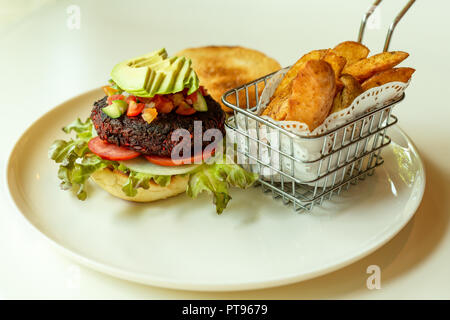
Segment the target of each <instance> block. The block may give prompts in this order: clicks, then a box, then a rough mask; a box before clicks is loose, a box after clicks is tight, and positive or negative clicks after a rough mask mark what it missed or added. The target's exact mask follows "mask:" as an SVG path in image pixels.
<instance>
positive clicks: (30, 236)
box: [0, 0, 450, 299]
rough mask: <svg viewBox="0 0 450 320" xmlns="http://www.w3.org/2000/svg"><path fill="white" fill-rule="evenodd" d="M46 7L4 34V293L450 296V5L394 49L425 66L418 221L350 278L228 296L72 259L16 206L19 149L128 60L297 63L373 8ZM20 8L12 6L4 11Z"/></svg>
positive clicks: (427, 4)
mask: <svg viewBox="0 0 450 320" xmlns="http://www.w3.org/2000/svg"><path fill="white" fill-rule="evenodd" d="M30 2H32V3H34V2H35V1H30ZM43 2H44V3H45V4H44V5H42V6H40V7H39V8H38V9H36V10H25V9H24V10H21V11H20V12H21V14H17V15H16V14H15V16H13V17H12V18H9V19H5V20H4V21H6V22H7V23H4V24H3V25H1V26H0V47H1V49H0V90H1V91H0V92H1V102H0V105H1V112H2V117H1V119H2V124H1V125H0V146H1V150H2V151H3V152H1V155H0V165H1V168H2V172H1V178H2V180H1V196H0V210H1V212H0V299H2V298H64V299H66V298H67V299H91V298H111V299H141V298H146V299H300V298H324V299H354V298H357V299H394V298H447V299H448V298H450V272H449V271H448V270H449V267H450V236H449V230H448V229H449V225H450V220H449V213H450V103H449V102H448V99H447V98H446V95H447V94H448V93H449V81H448V79H449V74H450V63H449V62H448V58H449V57H450V44H449V41H450V33H449V30H450V19H449V18H448V16H447V15H448V11H449V9H450V3H449V2H448V1H444V0H441V1H437V0H436V1H417V2H416V4H414V6H413V7H412V8H411V9H410V11H409V12H408V13H407V15H406V16H405V19H404V20H403V21H402V22H401V23H400V24H399V25H398V27H397V30H396V32H395V33H394V36H393V40H392V43H391V47H390V49H391V50H403V51H407V52H409V53H410V54H411V56H410V57H409V58H408V60H407V65H408V66H411V67H414V68H416V69H417V72H416V73H415V74H414V79H413V81H412V83H411V85H410V87H409V88H408V90H407V91H408V92H407V96H406V99H405V101H404V102H402V104H401V105H399V107H398V108H397V109H396V112H395V113H396V115H397V116H398V117H399V119H400V121H399V122H400V127H401V128H402V129H404V130H405V131H406V132H407V133H408V135H409V136H410V137H411V138H412V139H413V141H414V142H415V144H416V146H417V147H418V149H419V152H420V154H421V156H422V159H423V160H424V163H425V168H426V174H427V187H426V191H425V195H424V199H423V201H422V204H421V205H420V207H419V209H418V211H417V213H416V215H415V217H414V219H413V220H412V221H411V222H410V223H408V225H407V226H406V227H405V228H404V229H403V230H402V231H401V232H400V233H399V234H398V235H397V236H396V237H395V238H394V239H393V240H391V241H390V242H389V243H388V244H386V245H385V246H383V247H382V248H381V249H379V250H377V251H376V252H375V253H373V254H371V255H370V256H368V257H366V258H364V259H362V260H360V261H358V262H356V263H354V264H352V265H350V266H348V267H346V268H344V269H341V270H339V271H336V272H333V273H331V274H328V275H325V276H322V277H319V278H316V279H312V280H309V281H305V282H302V283H297V284H293V285H289V286H283V287H278V288H271V289H264V290H256V291H243V292H226V293H225V292H224V293H221V292H214V293H211V292H187V291H177V290H168V289H161V288H156V287H150V286H144V285H140V284H135V283H130V282H127V281H123V280H119V279H115V278H112V277H109V276H106V275H103V274H101V273H98V272H95V271H92V270H90V269H87V268H85V267H82V266H79V265H78V264H76V263H74V262H73V261H71V260H69V259H67V258H65V257H63V256H62V255H60V254H59V253H58V252H57V251H55V249H53V247H51V246H50V245H49V244H48V243H47V242H46V241H45V240H44V239H43V237H41V236H40V235H39V234H38V233H37V232H35V231H33V230H32V229H31V227H29V226H28V225H27V223H26V222H25V221H24V219H23V218H22V217H21V216H20V214H19V213H18V212H17V211H16V210H15V209H14V207H13V206H12V204H11V203H10V201H9V199H8V197H7V192H8V191H7V189H6V186H5V183H4V175H5V171H4V168H5V166H6V161H7V159H8V156H9V151H10V150H11V148H12V147H13V145H14V143H15V142H16V140H17V139H18V138H19V136H20V134H21V133H22V132H23V131H24V130H25V129H26V128H27V127H28V126H29V125H31V123H32V122H33V121H34V120H36V119H37V118H38V117H39V116H40V115H42V114H43V113H44V112H45V111H47V110H49V109H51V108H53V107H54V106H55V105H57V104H58V103H60V102H62V101H64V100H67V99H69V98H70V97H72V96H75V95H77V94H79V93H82V92H84V91H86V90H89V89H91V88H93V87H97V86H100V85H103V84H104V83H105V81H106V80H107V79H108V74H109V71H110V69H111V67H112V66H113V65H114V64H115V63H116V62H117V61H121V60H123V59H124V58H127V57H132V56H135V55H138V54H141V53H145V52H148V51H151V50H153V49H155V48H159V47H162V46H165V47H166V48H167V49H168V51H169V53H170V52H172V53H174V52H176V51H178V50H180V49H183V48H185V47H192V46H200V45H212V44H216V45H217V44H225V45H242V46H247V47H251V48H255V49H258V50H261V51H263V52H265V53H266V54H268V55H269V56H272V57H274V58H276V59H277V60H278V61H280V63H281V64H282V65H288V64H290V63H292V62H294V61H295V60H296V59H297V58H298V57H299V56H300V55H301V54H302V53H305V52H307V51H309V50H312V49H318V48H324V47H331V46H334V45H335V44H337V43H338V42H340V41H344V40H353V39H355V38H356V35H357V31H358V28H359V21H360V18H361V16H362V13H363V12H364V11H365V9H366V8H367V7H368V5H369V4H370V3H371V1H361V0H360V1H325V0H319V1H301V2H300V1H283V2H281V1H273V2H269V1H242V0H241V1H227V2H222V1H220V2H219V1H206V0H205V1H194V0H191V1H180V0H171V1H164V2H162V1H132V0H129V1H81V0H72V1H43ZM404 3H406V0H405V1H392V0H391V1H384V2H382V6H381V11H380V15H379V18H380V19H379V21H378V23H377V22H375V23H373V24H371V26H372V27H371V29H370V28H369V29H368V30H367V31H366V37H365V41H364V42H365V44H366V45H368V46H369V48H371V49H372V51H380V50H381V49H382V46H383V43H384V36H385V32H386V30H387V27H388V25H389V23H390V21H391V20H392V18H393V17H394V16H395V14H396V13H397V12H398V11H399V9H400V8H401V6H402V5H403V4H404ZM28 4H29V3H27V2H26V1H21V4H20V5H22V6H24V7H27V6H28ZM72 4H75V5H78V6H79V7H80V9H81V28H80V29H79V30H69V29H68V28H67V26H66V20H67V17H68V14H67V12H66V9H67V7H68V6H69V5H72ZM11 6H12V5H11V4H8V1H1V2H0V10H1V12H2V13H3V16H5V15H6V14H7V13H8V12H10V11H11V10H10V9H11ZM13 9H17V5H16V7H14V8H13ZM33 9H34V7H33ZM8 10H10V11H8ZM16 11H17V10H16ZM5 12H6V13H5ZM8 14H9V13H8ZM229 214H232V213H229ZM374 264H375V265H378V266H380V268H381V289H379V290H369V289H367V287H366V280H367V277H368V276H369V274H367V273H366V269H367V267H368V266H369V265H374Z"/></svg>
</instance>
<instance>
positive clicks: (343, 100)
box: [331, 74, 363, 113]
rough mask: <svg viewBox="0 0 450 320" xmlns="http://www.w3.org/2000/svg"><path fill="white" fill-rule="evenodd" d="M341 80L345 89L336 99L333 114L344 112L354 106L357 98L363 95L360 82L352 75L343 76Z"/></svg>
mask: <svg viewBox="0 0 450 320" xmlns="http://www.w3.org/2000/svg"><path fill="white" fill-rule="evenodd" d="M340 80H341V81H342V83H343V84H344V88H343V89H342V91H341V92H339V93H338V94H337V95H336V96H335V97H334V100H333V107H332V108H331V113H334V112H338V111H341V110H344V109H345V108H347V107H348V106H349V105H351V104H352V102H353V100H355V98H356V97H357V96H359V95H360V94H361V93H363V89H362V88H361V85H360V84H359V82H358V80H356V79H355V78H354V77H352V76H351V75H348V74H343V75H342V76H341V78H340Z"/></svg>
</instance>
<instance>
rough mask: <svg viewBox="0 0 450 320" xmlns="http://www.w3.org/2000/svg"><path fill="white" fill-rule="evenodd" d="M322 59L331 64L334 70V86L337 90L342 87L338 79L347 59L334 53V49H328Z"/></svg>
mask: <svg viewBox="0 0 450 320" xmlns="http://www.w3.org/2000/svg"><path fill="white" fill-rule="evenodd" d="M322 60H324V61H326V62H328V63H329V64H330V66H331V68H332V69H333V71H334V79H335V80H336V87H337V90H338V91H339V90H341V89H342V87H343V84H342V82H341V81H340V80H339V77H340V76H341V72H342V69H344V66H345V64H346V62H347V59H345V58H344V57H342V56H340V55H338V54H336V53H335V52H334V50H328V51H327V53H326V54H325V56H324V57H323V58H322Z"/></svg>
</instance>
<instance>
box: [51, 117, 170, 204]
mask: <svg viewBox="0 0 450 320" xmlns="http://www.w3.org/2000/svg"><path fill="white" fill-rule="evenodd" d="M62 130H63V131H64V132H65V133H71V132H72V131H73V132H75V133H76V137H75V139H70V140H67V141H65V140H56V141H55V142H54V143H53V144H52V145H51V146H50V148H49V151H48V155H49V158H50V159H52V160H54V161H55V162H56V163H59V164H60V166H59V170H58V178H59V179H60V180H61V184H60V186H61V189H63V190H72V191H73V192H74V193H75V194H76V195H77V197H78V199H80V200H85V199H86V198H87V192H86V181H87V180H88V179H89V177H90V176H91V175H92V174H93V173H94V172H95V171H97V170H102V169H104V168H107V167H109V168H112V169H117V170H120V171H123V172H125V173H128V175H129V176H128V181H127V183H126V184H125V185H124V186H123V188H122V190H123V192H124V193H125V194H126V195H127V196H130V197H133V196H135V195H136V194H137V189H138V188H144V189H148V188H149V183H150V181H151V180H153V181H154V182H155V183H157V184H159V185H161V186H167V185H168V184H169V183H170V176H157V175H150V174H145V173H140V172H135V171H132V170H129V169H128V168H126V167H125V166H124V165H121V164H119V163H118V162H116V161H109V160H104V159H102V158H100V157H98V156H96V155H95V154H93V153H92V152H90V150H89V148H88V142H89V140H90V139H92V138H93V137H94V136H95V135H96V132H95V130H94V129H93V125H92V121H91V119H89V118H88V119H86V121H84V122H83V121H81V120H80V119H77V120H75V121H74V122H72V123H71V124H69V125H68V126H66V127H64V128H63V129H62Z"/></svg>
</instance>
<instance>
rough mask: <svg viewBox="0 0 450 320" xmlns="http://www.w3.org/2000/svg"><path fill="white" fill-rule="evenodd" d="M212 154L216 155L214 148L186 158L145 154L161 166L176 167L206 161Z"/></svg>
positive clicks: (150, 160) (148, 158)
mask: <svg viewBox="0 0 450 320" xmlns="http://www.w3.org/2000/svg"><path fill="white" fill-rule="evenodd" d="M212 155H214V150H213V151H212V152H208V153H205V152H203V153H202V154H197V155H194V156H192V157H190V158H185V159H172V158H171V157H161V156H153V155H151V156H145V158H146V159H147V160H148V161H149V162H151V163H154V164H157V165H159V166H163V167H174V166H180V165H183V164H193V163H201V162H203V161H206V160H207V159H209V158H210V157H211V156H212Z"/></svg>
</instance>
